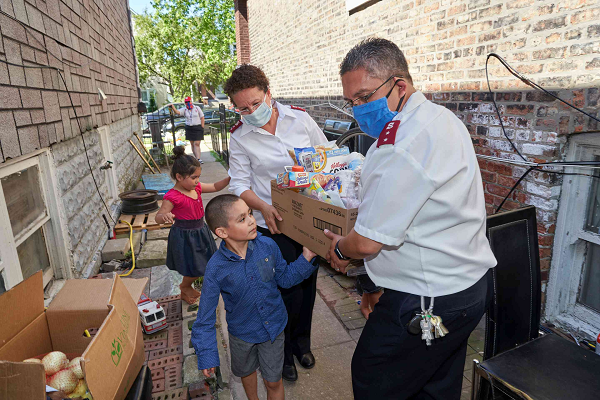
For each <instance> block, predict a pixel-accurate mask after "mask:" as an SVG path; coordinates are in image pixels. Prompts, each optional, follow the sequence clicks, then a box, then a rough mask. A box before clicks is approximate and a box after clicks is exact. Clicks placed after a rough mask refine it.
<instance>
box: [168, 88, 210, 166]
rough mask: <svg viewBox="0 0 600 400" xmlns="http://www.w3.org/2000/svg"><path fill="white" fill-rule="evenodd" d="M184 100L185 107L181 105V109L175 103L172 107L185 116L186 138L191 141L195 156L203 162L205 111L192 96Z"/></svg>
mask: <svg viewBox="0 0 600 400" xmlns="http://www.w3.org/2000/svg"><path fill="white" fill-rule="evenodd" d="M184 102H185V107H181V108H180V109H179V110H177V109H176V108H175V106H174V105H173V104H171V108H172V109H173V112H174V113H175V114H177V115H183V116H184V117H185V140H187V141H189V142H190V145H191V146H192V153H194V157H196V158H197V159H198V161H200V164H202V163H203V162H202V160H201V159H200V156H201V155H202V150H201V149H200V144H201V143H202V140H204V113H203V112H202V109H201V108H200V107H198V106H197V105H195V104H193V103H192V98H191V97H189V96H188V97H186V98H185V101H184Z"/></svg>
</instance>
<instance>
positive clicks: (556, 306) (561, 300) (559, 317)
mask: <svg viewBox="0 0 600 400" xmlns="http://www.w3.org/2000/svg"><path fill="white" fill-rule="evenodd" d="M571 140H572V142H571V143H570V148H569V154H568V155H567V158H566V159H567V160H588V161H592V160H593V161H600V139H599V138H598V137H597V136H596V137H594V135H593V134H591V135H580V137H574V138H572V139H571ZM594 171H596V172H593V174H594V175H595V176H599V177H600V172H598V170H594ZM566 172H583V173H591V172H590V170H581V169H577V170H574V169H572V170H569V171H566ZM561 193H562V194H561V201H560V203H561V205H560V209H559V214H558V221H557V225H556V233H555V241H554V254H553V259H552V267H551V270H550V280H549V282H548V285H549V287H548V292H547V294H548V302H547V305H546V316H547V318H548V319H549V320H551V321H553V322H555V323H557V324H559V325H562V326H563V327H564V328H566V329H569V330H571V331H575V332H578V333H580V334H587V335H588V336H591V337H594V338H595V337H596V335H597V334H598V331H599V330H600V179H596V178H590V177H583V176H565V177H564V181H563V187H562V191H561Z"/></svg>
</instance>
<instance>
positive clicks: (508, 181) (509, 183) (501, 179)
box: [498, 175, 518, 188]
mask: <svg viewBox="0 0 600 400" xmlns="http://www.w3.org/2000/svg"><path fill="white" fill-rule="evenodd" d="M517 180H518V179H516V178H513V177H510V176H504V175H498V185H502V186H506V187H509V188H511V187H513V186H514V184H515V183H517Z"/></svg>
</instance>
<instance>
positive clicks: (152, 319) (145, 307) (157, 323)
mask: <svg viewBox="0 0 600 400" xmlns="http://www.w3.org/2000/svg"><path fill="white" fill-rule="evenodd" d="M138 310H139V312H140V319H141V320H142V330H143V331H144V333H146V334H150V333H155V332H158V331H160V330H161V329H164V328H166V327H167V325H168V324H167V317H166V315H165V311H164V310H163V308H162V306H161V305H160V304H158V303H157V302H156V301H152V300H151V299H149V298H148V296H146V295H145V294H143V293H142V296H141V297H140V300H139V301H138Z"/></svg>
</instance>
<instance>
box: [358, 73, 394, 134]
mask: <svg viewBox="0 0 600 400" xmlns="http://www.w3.org/2000/svg"><path fill="white" fill-rule="evenodd" d="M386 82H387V81H386ZM384 84H385V82H384ZM395 87H396V86H395V85H394V86H393V87H392V88H391V89H390V91H389V92H388V94H387V95H386V96H385V97H382V98H380V99H377V100H373V101H370V102H368V103H365V104H361V105H359V106H354V107H352V113H353V114H354V119H356V122H358V126H359V127H360V129H361V130H362V131H363V132H364V133H366V134H367V135H369V136H373V137H374V138H378V137H379V135H380V134H381V131H383V128H384V127H385V125H386V124H387V123H388V122H390V121H391V120H392V119H394V117H395V116H396V115H397V114H398V110H399V109H400V106H401V105H402V101H403V100H404V96H402V98H401V99H400V101H399V102H398V107H396V111H391V110H390V108H389V107H388V103H387V99H388V97H389V96H390V94H391V93H392V90H394V88H395Z"/></svg>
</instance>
